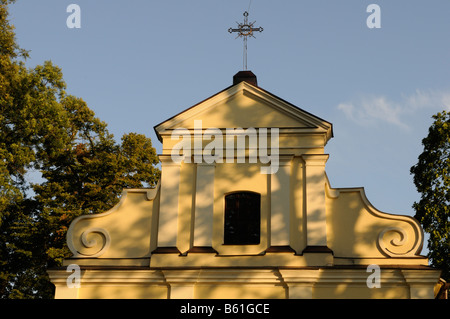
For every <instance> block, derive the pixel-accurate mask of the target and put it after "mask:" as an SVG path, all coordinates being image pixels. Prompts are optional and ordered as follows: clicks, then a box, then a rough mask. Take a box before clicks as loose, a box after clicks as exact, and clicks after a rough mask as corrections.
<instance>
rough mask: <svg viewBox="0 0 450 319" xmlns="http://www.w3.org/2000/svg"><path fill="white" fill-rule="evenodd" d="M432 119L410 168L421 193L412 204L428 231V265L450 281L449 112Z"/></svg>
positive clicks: (416, 216)
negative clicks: (420, 150) (415, 162)
mask: <svg viewBox="0 0 450 319" xmlns="http://www.w3.org/2000/svg"><path fill="white" fill-rule="evenodd" d="M433 118H434V123H433V124H432V126H431V127H430V128H429V131H428V136H427V137H426V138H424V139H423V140H422V144H423V146H424V150H423V153H422V154H421V155H420V156H419V161H418V163H417V164H416V165H414V166H413V167H411V174H414V184H415V185H416V188H417V190H418V191H419V192H420V193H421V199H420V201H419V202H416V203H414V205H413V207H414V209H415V211H416V215H415V218H417V219H418V220H419V221H420V223H421V224H422V226H423V228H424V230H425V231H426V232H427V233H429V234H430V238H429V240H428V248H429V250H430V253H429V258H430V260H431V264H432V265H433V266H436V267H437V268H440V269H442V277H443V278H444V279H445V280H446V281H450V174H449V173H450V112H446V111H443V112H441V113H438V114H436V115H434V116H433Z"/></svg>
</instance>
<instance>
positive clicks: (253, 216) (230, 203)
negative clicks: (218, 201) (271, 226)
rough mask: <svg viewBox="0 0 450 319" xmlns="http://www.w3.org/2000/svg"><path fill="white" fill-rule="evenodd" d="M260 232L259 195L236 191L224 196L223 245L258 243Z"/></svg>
mask: <svg viewBox="0 0 450 319" xmlns="http://www.w3.org/2000/svg"><path fill="white" fill-rule="evenodd" d="M260 233H261V195H260V194H258V193H253V192H237V193H232V194H228V195H226V196H225V229H224V240H223V241H224V244H225V245H258V244H259V242H260Z"/></svg>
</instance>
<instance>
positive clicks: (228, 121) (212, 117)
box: [155, 82, 332, 139]
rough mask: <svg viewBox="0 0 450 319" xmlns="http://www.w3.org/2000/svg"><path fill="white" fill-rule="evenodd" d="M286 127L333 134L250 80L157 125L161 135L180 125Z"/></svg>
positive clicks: (326, 125)
mask: <svg viewBox="0 0 450 319" xmlns="http://www.w3.org/2000/svg"><path fill="white" fill-rule="evenodd" d="M198 120H201V121H202V127H203V128H219V129H221V128H238V127H241V128H249V127H254V128H258V127H259V128H261V127H265V128H270V127H276V128H287V129H309V130H317V131H318V132H321V133H325V134H326V135H327V136H328V138H327V139H329V138H331V137H332V124H331V123H329V122H327V121H325V120H323V119H321V118H319V117H317V116H315V115H313V114H310V113H308V112H306V111H304V110H302V109H300V108H298V107H296V106H294V105H292V104H291V103H289V102H286V101H284V100H283V99H280V98H279V97H277V96H275V95H273V94H272V93H270V92H267V91H265V90H263V89H261V88H260V87H257V86H254V85H251V84H249V83H247V82H240V83H238V84H236V85H233V86H231V87H229V88H227V89H225V90H223V91H221V92H219V93H217V94H215V95H213V96H212V97H210V98H208V99H206V100H204V101H202V102H200V103H198V104H196V105H194V106H193V107H191V108H189V109H187V110H185V111H183V112H181V113H179V114H177V115H175V116H173V117H172V118H170V119H168V120H166V121H164V122H162V123H160V124H158V125H156V126H155V131H156V133H157V135H158V138H160V134H161V133H163V132H164V131H167V130H174V129H177V128H186V129H193V128H194V121H198Z"/></svg>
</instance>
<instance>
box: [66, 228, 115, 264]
mask: <svg viewBox="0 0 450 319" xmlns="http://www.w3.org/2000/svg"><path fill="white" fill-rule="evenodd" d="M91 234H100V236H101V237H102V242H103V245H102V248H100V250H99V251H97V252H94V253H80V252H79V251H77V252H78V255H74V257H80V256H83V257H91V258H95V257H100V256H101V255H103V254H104V253H105V251H107V250H108V248H109V245H110V244H111V237H110V236H109V233H108V231H107V230H106V229H103V228H98V227H96V228H89V229H87V230H85V231H84V232H83V233H82V234H81V243H82V244H83V246H84V247H86V248H93V247H95V246H97V240H95V239H91V240H88V238H87V237H88V236H89V235H91ZM91 237H92V236H91Z"/></svg>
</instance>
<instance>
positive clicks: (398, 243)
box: [378, 227, 414, 257]
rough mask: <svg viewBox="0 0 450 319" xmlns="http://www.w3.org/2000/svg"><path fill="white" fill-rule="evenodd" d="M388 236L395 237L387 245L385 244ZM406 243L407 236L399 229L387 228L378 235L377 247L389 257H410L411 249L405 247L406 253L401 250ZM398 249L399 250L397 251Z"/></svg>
mask: <svg viewBox="0 0 450 319" xmlns="http://www.w3.org/2000/svg"><path fill="white" fill-rule="evenodd" d="M387 234H390V236H392V235H394V234H395V237H394V238H393V239H391V240H390V241H388V244H386V241H387V240H386V238H385V237H387V236H386V235H387ZM407 242H408V235H407V233H406V232H405V231H404V230H403V229H401V228H399V227H387V228H385V229H383V230H382V231H381V232H380V234H379V235H378V247H379V248H380V250H381V251H382V252H383V253H385V254H386V255H388V256H389V257H398V256H405V255H410V254H411V253H412V252H413V248H414V247H413V248H410V249H408V247H407V246H406V249H408V250H407V251H404V249H401V248H402V246H405V245H406V244H407ZM399 248H400V250H399Z"/></svg>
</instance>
